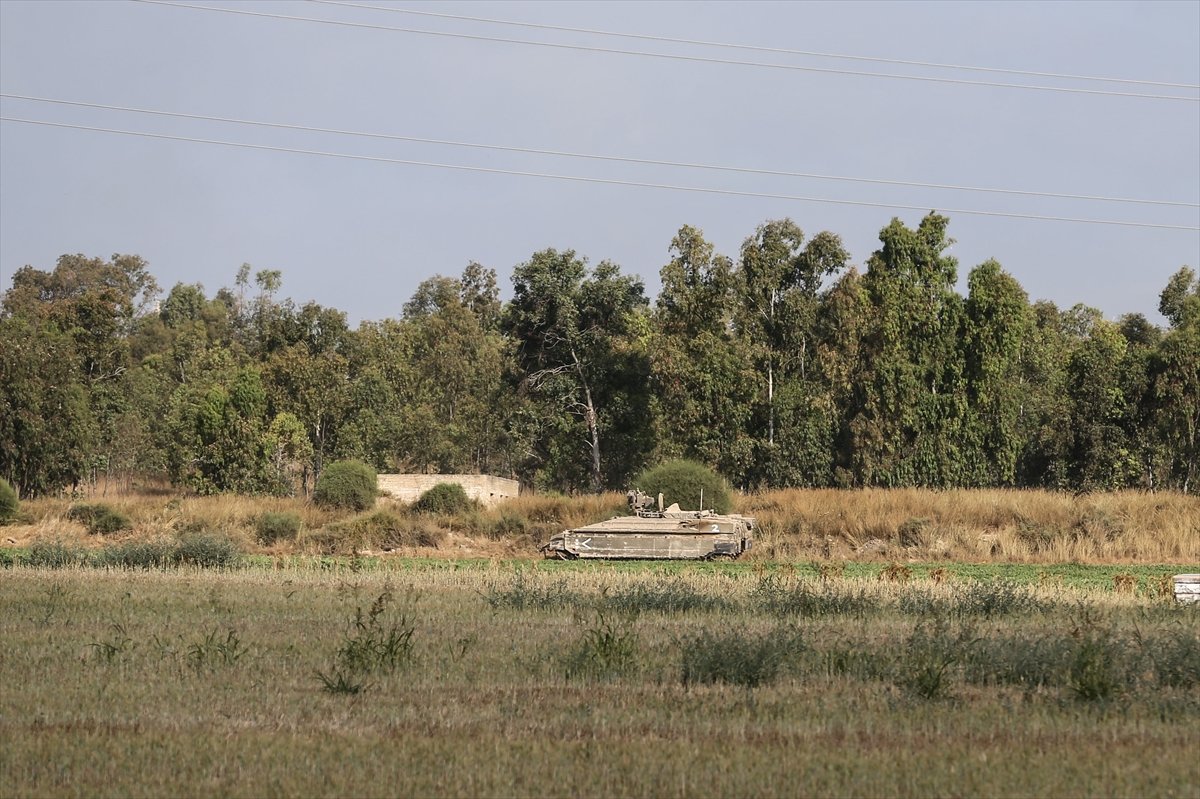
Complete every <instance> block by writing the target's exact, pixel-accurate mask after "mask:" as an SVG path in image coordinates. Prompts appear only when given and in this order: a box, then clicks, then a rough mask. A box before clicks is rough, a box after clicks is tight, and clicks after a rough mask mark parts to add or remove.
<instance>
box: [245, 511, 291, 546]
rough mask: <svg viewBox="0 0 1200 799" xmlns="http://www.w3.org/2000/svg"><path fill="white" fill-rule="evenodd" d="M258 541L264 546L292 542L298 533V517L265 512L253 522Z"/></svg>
mask: <svg viewBox="0 0 1200 799" xmlns="http://www.w3.org/2000/svg"><path fill="white" fill-rule="evenodd" d="M254 532H255V533H256V534H257V535H258V540H259V541H260V542H261V543H263V544H264V545H266V546H270V545H271V544H274V543H275V542H276V541H281V540H287V541H292V540H294V539H295V538H296V535H297V534H298V533H299V532H300V517H299V516H297V515H296V514H294V513H274V512H267V513H264V514H263V515H261V516H259V517H258V519H257V520H256V521H255V522H254Z"/></svg>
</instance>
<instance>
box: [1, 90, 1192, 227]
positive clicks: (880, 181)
mask: <svg viewBox="0 0 1200 799" xmlns="http://www.w3.org/2000/svg"><path fill="white" fill-rule="evenodd" d="M0 97H2V98H8V99H12V100H28V101H31V102H38V103H50V104H54V105H67V106H76V107H81V108H97V109H102V110H105V111H121V112H127V113H134V114H149V115H152V116H161V117H172V118H178V119H196V120H203V121H206V122H221V123H230V124H236V125H251V126H255V127H264V128H278V129H282V130H298V131H305V132H308V133H331V134H335V135H339V136H360V137H363V138H371V139H383V140H387V141H402V142H414V143H420V144H436V145H447V146H451V147H467V148H473V149H480V150H497V151H501V152H512V153H525V154H530V155H549V156H557V157H565V158H583V159H589V160H594V161H608V162H615V163H625V164H642V165H649V166H666V167H680V168H686V169H707V170H712V171H718V172H736V173H740V174H749V175H772V176H777V177H791V178H810V179H816V180H836V181H845V182H850V183H869V184H875V185H884V186H906V187H910V188H921V189H943V190H951V191H974V192H985V193H992V194H1009V195H1016V196H1022V197H1049V198H1055V199H1066V200H1089V201H1097V202H1114V203H1131V204H1141V205H1165V206H1175V207H1182V208H1200V203H1188V202H1178V201H1175V200H1146V199H1137V198H1130V197H1105V196H1101V195H1090V194H1065V193H1060V192H1042V191H1023V190H1019V189H997V188H986V187H981V186H956V185H952V184H946V183H920V182H917V181H908V180H888V179H884V178H860V177H848V176H844V175H820V174H816V173H812V172H788V171H783V170H775V169H757V168H753V167H737V166H722V165H719V164H700V163H688V162H684V161H663V160H658V159H653V158H632V157H627V156H617V155H599V154H595V153H577V152H570V151H565V150H547V149H539V148H534V147H515V146H507V145H500V144H483V143H479V142H463V141H453V140H449V139H431V138H424V137H419V136H401V135H396V134H390V133H373V132H367V131H355V130H340V129H337V128H321V127H312V126H308V125H292V124H287V123H283V122H263V121H258V120H250V119H236V118H232V117H217V116H207V115H204V114H187V113H183V112H177V111H160V110H155V109H149V108H132V107H128V106H119V105H105V104H102V103H87V102H82V101H77V100H60V99H55V98H50V97H33V96H30V95H24V94H7V93H0Z"/></svg>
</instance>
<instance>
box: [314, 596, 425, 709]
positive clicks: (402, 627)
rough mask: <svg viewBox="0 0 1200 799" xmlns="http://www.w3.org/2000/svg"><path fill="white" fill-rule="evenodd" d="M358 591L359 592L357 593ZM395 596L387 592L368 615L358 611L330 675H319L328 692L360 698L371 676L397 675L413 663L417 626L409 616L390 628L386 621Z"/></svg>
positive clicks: (338, 651) (335, 657)
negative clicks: (400, 669)
mask: <svg viewBox="0 0 1200 799" xmlns="http://www.w3.org/2000/svg"><path fill="white" fill-rule="evenodd" d="M355 590H356V589H355ZM392 598H393V597H392V592H391V590H390V589H384V591H383V592H382V593H380V594H379V596H377V597H376V598H375V601H374V602H372V603H371V607H370V608H369V609H368V610H367V611H365V612H364V611H363V609H362V606H359V607H357V608H355V609H354V621H353V623H352V628H351V632H350V634H349V635H347V636H346V638H345V640H343V641H342V645H341V646H340V647H338V650H337V653H336V655H335V656H334V665H333V668H332V669H330V671H329V673H328V674H326V673H325V672H321V671H318V672H317V677H318V678H319V679H320V680H321V683H322V685H323V687H324V690H325V691H327V692H329V693H334V694H357V693H359V692H361V691H363V690H365V688H366V683H365V681H363V680H362V679H361V678H362V677H364V676H365V675H367V674H373V673H378V672H393V671H395V670H396V669H398V668H401V667H402V666H407V665H408V664H409V663H411V662H412V660H413V654H414V651H413V633H414V632H415V630H416V625H415V624H414V623H413V622H412V621H411V620H410V619H409V617H408V616H407V615H403V614H402V615H401V616H400V619H399V620H398V621H396V622H394V623H391V624H388V623H387V621H386V620H385V618H384V617H385V615H386V613H387V608H388V605H390V604H391V603H392Z"/></svg>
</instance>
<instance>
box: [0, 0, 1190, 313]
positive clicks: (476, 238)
mask: <svg viewBox="0 0 1200 799" xmlns="http://www.w3.org/2000/svg"><path fill="white" fill-rule="evenodd" d="M190 2H191V3H192V4H194V5H204V6H209V7H212V8H224V9H233V10H239V11H249V12H254V13H255V14H271V15H277V16H272V17H268V16H250V15H247V14H230V13H220V12H214V11H205V10H198V9H194V8H182V7H168V6H166V5H162V4H154V3H145V2H130V1H129V0H118V1H114V2H105V1H104V0H88V1H87V2H72V1H71V0H57V1H55V2H25V1H24V0H0V93H3V94H6V95H22V96H25V97H36V98H41V99H42V100H68V101H74V102H83V103H91V104H97V105H108V106H120V107H126V108H141V109H149V110H157V111H168V112H173V113H181V114H190V115H193V116H201V117H221V118H224V119H236V120H243V121H258V122H270V123H276V124H282V125H290V126H293V128H292V129H280V128H271V127H261V126H247V125H244V124H236V123H232V122H215V121H210V120H203V119H182V118H173V117H163V116H153V115H146V114H134V113H129V112H120V111H114V110H105V109H96V108H86V107H79V106H66V105H59V104H51V103H46V102H38V101H34V100H29V99H17V98H15V97H4V98H0V116H4V117H11V118H20V119H26V120H36V121H42V122H56V123H60V124H70V125H78V126H84V127H88V128H109V129H118V130H124V131H140V132H145V133H154V134H159V135H169V136H176V137H184V138H193V139H197V138H198V139H210V140H220V141H225V142H235V143H240V144H253V145H259V146H260V147H274V148H286V149H292V150H308V151H320V152H326V153H337V154H340V155H357V156H365V158H360V159H349V158H340V157H330V156H318V155H311V154H301V153H295V152H280V151H276V150H263V149H250V148H246V147H231V146H225V145H217V144H209V143H196V142H188V141H177V140H164V139H155V138H145V137H136V136H129V135H122V134H116V133H110V132H101V131H96V130H80V129H70V128H55V127H48V126H43V125H32V124H28V123H24V122H14V121H4V122H0V286H3V287H4V288H7V287H8V286H9V285H10V284H11V279H12V275H13V272H14V271H15V270H17V269H19V268H20V267H22V266H24V265H26V264H29V265H32V266H34V267H37V268H39V269H46V270H49V269H52V268H53V266H54V263H55V260H56V259H57V258H58V256H60V255H62V254H64V253H83V254H85V255H89V256H101V257H108V256H111V255H113V254H114V253H135V254H138V255H141V256H142V257H143V258H145V259H146V260H147V261H148V262H149V264H150V269H151V271H152V273H153V274H154V275H155V276H156V277H157V279H158V281H159V283H160V284H161V285H162V287H163V289H164V290H169V288H170V287H171V286H172V285H174V284H175V283H177V282H187V283H192V282H200V283H202V284H203V285H204V286H205V288H206V290H207V291H208V292H209V294H210V295H211V294H213V293H215V291H216V290H217V289H218V288H220V287H222V286H232V285H233V282H234V277H235V275H236V273H237V270H238V268H239V266H240V265H241V264H242V263H249V264H250V265H251V267H252V268H253V269H254V270H259V269H278V270H281V271H282V273H283V288H282V291H281V296H284V297H291V298H293V299H294V300H296V302H297V303H303V302H306V301H309V300H314V301H316V302H318V303H320V304H322V305H325V306H331V307H334V308H338V309H340V310H343V311H346V312H347V314H348V316H349V318H350V320H351V323H352V324H357V323H358V322H360V321H363V320H378V319H383V318H386V317H398V316H399V315H400V314H401V309H402V307H403V305H404V303H405V302H406V301H407V300H408V298H409V297H410V296H411V294H412V292H413V291H414V289H415V288H416V287H417V285H418V284H419V283H420V282H421V281H422V280H424V279H426V278H429V277H431V276H433V275H437V274H443V275H451V276H457V275H458V274H460V273H461V272H462V270H463V268H464V267H465V266H466V265H467V264H468V263H469V262H471V261H478V262H479V263H482V264H483V265H484V266H487V267H491V268H493V269H495V270H496V271H497V273H498V274H499V277H500V283H501V287H502V293H503V294H504V296H509V295H510V294H511V290H510V275H511V271H512V268H513V266H515V265H517V264H519V263H521V262H523V261H526V260H528V259H529V257H530V256H531V255H532V254H533V253H534V252H537V251H539V250H543V249H546V248H548V247H553V248H556V249H559V250H564V249H572V250H575V251H576V252H577V253H579V254H581V255H583V256H586V257H587V258H588V259H589V262H590V263H593V264H595V263H598V262H600V261H602V260H611V261H614V262H616V263H617V264H619V265H620V266H621V268H622V270H623V271H624V272H627V273H634V274H637V275H639V276H640V277H642V278H643V280H644V281H645V283H646V287H647V292H648V294H649V295H650V296H651V297H653V296H655V295H656V293H657V291H658V287H659V279H658V275H659V270H660V269H661V268H662V266H663V265H664V264H665V263H666V262H667V261H668V259H669V257H670V255H669V252H668V248H669V245H670V242H671V239H672V237H673V236H674V235H675V232H676V231H677V230H678V229H679V228H680V227H681V226H682V225H685V224H686V225H692V226H694V227H697V228H700V229H701V230H703V231H704V233H705V236H706V237H707V238H708V239H709V240H710V241H712V242H713V243H714V244H715V245H716V247H717V250H718V251H719V252H721V253H724V254H727V255H729V256H731V257H736V255H737V252H738V250H739V248H740V247H741V244H742V242H743V241H744V240H745V239H746V238H747V237H749V236H751V235H753V233H754V230H755V228H756V227H757V226H758V225H760V224H762V223H763V222H766V221H768V220H772V219H781V218H784V217H790V218H791V219H793V220H794V221H795V222H796V223H797V224H798V225H799V226H800V227H801V228H802V229H803V230H804V231H805V232H806V233H807V234H808V235H809V236H811V235H813V234H815V233H817V232H819V231H822V230H830V231H833V232H834V233H837V234H838V235H840V236H841V237H842V239H843V241H844V243H845V244H846V246H847V249H848V250H849V251H850V253H851V257H852V262H853V263H854V264H855V265H858V266H859V267H860V269H861V268H862V266H863V265H864V264H865V263H866V261H867V259H868V258H869V257H870V255H871V253H872V251H874V250H875V249H876V248H877V247H878V234H879V231H880V230H881V229H882V228H883V227H884V226H886V225H887V224H888V223H889V221H890V220H891V219H892V218H893V217H899V218H900V219H902V220H903V221H904V222H905V223H907V224H909V225H913V226H915V225H916V224H917V223H918V222H919V221H920V219H921V217H922V216H923V215H924V214H925V213H927V212H928V211H929V210H934V209H936V210H939V211H942V212H944V213H946V214H947V215H948V216H949V217H950V219H951V223H950V235H951V236H952V237H953V238H954V239H955V242H956V243H955V244H954V246H953V248H952V249H951V254H953V255H954V256H956V257H957V258H958V260H959V278H960V289H961V290H962V291H963V292H965V291H966V278H967V275H968V274H969V272H970V270H971V268H973V267H974V266H976V265H978V264H979V263H981V262H983V261H985V260H987V259H989V258H995V259H997V260H998V261H999V262H1000V263H1001V265H1002V266H1003V267H1004V268H1005V269H1006V270H1007V271H1008V272H1009V273H1011V274H1012V275H1013V276H1015V277H1016V278H1017V280H1019V281H1020V283H1021V284H1022V285H1023V286H1024V288H1025V289H1026V291H1027V292H1028V293H1029V295H1030V298H1031V300H1038V299H1046V300H1051V301H1053V302H1055V303H1057V304H1058V305H1059V306H1060V307H1064V308H1066V307H1070V306H1072V305H1075V304H1076V303H1084V304H1087V305H1091V306H1094V307H1097V308H1099V309H1100V310H1101V311H1102V312H1103V313H1104V314H1105V316H1107V317H1108V318H1111V319H1115V318H1117V317H1119V316H1120V315H1121V314H1124V313H1129V312H1138V313H1143V314H1146V315H1147V316H1148V317H1150V318H1151V320H1153V321H1155V322H1156V323H1160V324H1161V323H1163V320H1162V317H1161V316H1159V315H1158V313H1157V305H1158V295H1159V292H1161V290H1162V288H1163V287H1164V286H1165V285H1166V283H1167V280H1168V279H1169V278H1170V276H1171V275H1172V274H1173V273H1175V272H1176V271H1177V270H1178V269H1179V268H1180V267H1181V266H1183V265H1190V266H1192V267H1193V268H1197V267H1200V232H1198V231H1197V230H1196V228H1197V227H1200V209H1198V207H1197V205H1198V204H1200V102H1197V98H1198V97H1200V91H1198V90H1197V89H1196V88H1194V87H1195V86H1196V85H1197V84H1200V3H1198V2H1167V3H1153V2H1137V3H1083V2H1072V3H1066V2H1063V3H1018V2H1001V3H984V2H969V3H950V2H937V3H904V2H885V3H852V2H837V3H751V2H737V3H723V2H712V3H685V2H672V3H654V2H638V3H620V2H602V3H589V2H570V3H550V2H545V3H527V2H489V3H465V2H464V3H460V2H446V3H436V4H435V3H421V2H415V0H414V1H413V2H407V1H406V2H399V3H392V4H389V3H387V2H386V0H360V5H370V6H375V7H377V8H363V7H350V6H347V5H336V4H328V3H317V2H306V1H303V0H288V1H286V2H285V1H278V2H276V1H274V0H261V1H260V2H255V3H240V4H238V3H230V2H222V0H190ZM397 9H406V10H409V11H414V10H416V11H427V12H429V11H432V12H436V13H438V14H443V15H457V16H470V17H486V18H489V19H492V20H505V21H510V22H525V23H534V24H536V25H540V26H559V27H570V28H584V29H589V30H592V31H609V32H620V33H636V34H641V35H644V36H656V37H662V38H667V39H688V40H699V41H706V42H716V43H723V44H740V45H751V46H755V47H760V48H775V49H782V50H793V51H796V50H799V51H809V52H818V53H826V54H839V55H854V56H860V57H870V58H877V59H892V60H895V61H920V62H929V63H939V64H953V65H958V66H978V67H989V68H992V69H1005V70H1020V71H1024V72H1040V73H1051V74H1052V76H1042V77H1038V76H1032V75H1027V74H1010V73H1003V72H983V71H973V70H963V69H944V68H935V67H929V66H920V65H902V64H897V63H891V62H878V61H863V60H848V59H838V58H832V57H822V56H811V55H799V54H796V53H782V52H764V51H762V50H748V49H732V48H728V47H717V46H713V45H711V44H710V45H699V44H683V43H679V42H671V41H659V40H646V39H631V38H619V37H614V36H603V35H599V34H597V33H581V32H573V31H563V30H553V29H550V28H546V27H534V28H530V27H517V26H512V25H502V24H498V23H497V22H483V21H472V20H464V19H453V18H445V17H431V16H421V15H414V14H408V13H400V12H399V11H398V10H397ZM281 17H305V18H310V19H316V18H319V19H325V20H340V21H344V22H352V23H356V26H350V25H331V24H323V23H317V22H311V21H305V20H301V19H284V18H281ZM395 28H405V29H409V30H407V31H401V30H394V29H395ZM414 30H421V31H441V32H446V33H453V34H460V36H434V35H430V34H428V33H424V34H423V33H416V32H412V31H414ZM461 34H465V35H468V36H473V37H482V38H463V37H462V36H461ZM496 39H519V40H525V41H541V42H548V43H554V44H559V45H570V47H539V46H534V45H529V44H521V43H516V42H512V41H496ZM587 48H591V49H587ZM603 49H607V50H626V51H638V52H654V53H661V54H672V55H677V56H687V57H688V58H686V59H682V58H675V59H668V58H655V57H649V56H645V55H631V54H626V53H613V52H600V50H603ZM729 61H740V62H755V63H757V64H776V65H788V66H791V67H803V68H804V69H797V68H788V69H785V68H777V67H767V66H755V65H747V64H744V63H743V64H733V63H722V62H729ZM817 70H826V71H817ZM846 72H857V73H876V74H874V75H863V74H844V73H846ZM879 75H884V77H881V76H879ZM886 75H908V76H923V77H938V78H943V79H949V80H951V81H956V82H941V81H938V82H935V81H918V80H909V79H898V78H895V77H886ZM1058 75H1075V76H1091V77H1097V76H1098V77H1105V78H1120V79H1124V80H1126V81H1134V82H1132V83H1131V82H1096V81H1085V80H1077V79H1067V78H1062V77H1054V76H1058ZM963 81H974V82H975V83H964V82H963ZM980 82H990V83H1009V84H1013V83H1016V84H1023V85H1035V86H1055V87H1063V88H1072V89H1087V90H1089V92H1078V91H1076V92H1062V91H1046V90H1034V89H1023V88H1011V87H1006V86H988V85H978V83H980ZM1156 83H1175V84H1184V85H1183V86H1182V87H1167V86H1161V85H1155V84H1156ZM1127 94H1141V95H1147V94H1149V95H1170V96H1176V97H1183V98H1186V99H1184V100H1170V99H1156V98H1147V97H1133V96H1125V95H1127ZM302 127H308V128H325V129H336V130H341V131H353V132H358V133H375V134H386V135H388V136H392V137H396V136H399V137H415V138H422V139H432V140H438V141H442V142H448V141H454V142H470V143H476V144H487V145H494V146H502V147H512V148H526V149H536V150H552V151H559V152H562V151H566V152H571V153H578V154H590V155H605V156H616V157H622V158H632V159H641V160H645V161H651V162H656V163H651V164H635V163H626V162H617V161H604V160H597V159H582V158H574V157H565V156H561V155H546V154H533V153H517V152H506V151H498V150H494V149H480V148H464V147H459V146H451V145H449V144H432V143H417V142H405V141H397V140H395V139H387V138H379V137H363V136H350V135H344V134H334V133H327V132H315V131H304V130H298V129H296V128H302ZM369 159H382V160H369ZM389 159H390V160H389ZM395 161H420V162H428V163H438V164H445V165H455V166H462V167H476V168H482V169H484V170H501V171H508V172H512V171H516V172H526V173H538V174H543V175H544V174H554V175H565V176H574V177H579V178H591V179H594V180H600V181H616V182H623V183H642V184H659V185H667V186H688V187H693V188H703V189H710V190H720V191H724V192H740V193H741V194H730V193H716V192H689V191H683V190H679V189H668V188H652V187H645V186H631V185H620V184H619V183H614V182H610V183H603V182H583V181H566V180H559V179H551V178H547V177H534V176H529V175H512V174H503V173H502V172H495V171H491V172H489V171H464V170H455V169H447V168H440V167H432V166H422V165H414V164H400V163H395ZM668 161H669V162H676V163H687V164H705V165H710V166H724V167H739V168H744V169H756V170H764V171H768V172H776V173H778V172H792V173H806V174H818V175H826V176H838V177H852V178H860V179H869V180H876V181H878V180H884V181H896V182H900V183H923V184H943V185H952V186H969V187H977V188H978V187H982V188H993V189H1007V190H1013V191H1016V192H1025V193H1024V194H1020V193H1018V194H1000V193H984V192H976V191H961V190H948V189H934V188H924V187H916V186H904V185H885V184H878V183H867V182H855V181H845V180H829V179H815V178H802V177H795V176H786V175H779V174H761V173H757V174H754V173H744V172H733V171H727V170H724V171H719V170H711V169H697V168H685V167H681V166H671V165H667V164H663V163H662V162H668ZM1044 193H1054V194H1073V195H1089V196H1100V197H1110V198H1124V199H1139V200H1157V201H1166V202H1173V203H1181V204H1182V205H1162V204H1148V203H1128V202H1107V201H1105V202H1101V201H1090V200H1080V199H1066V198H1061V197H1058V198H1051V197H1044V196H1036V195H1037V194H1044ZM747 195H751V196H747ZM754 195H759V196H754ZM761 195H775V196H772V197H769V196H761ZM801 198H807V199H801ZM834 201H840V202H834ZM859 203H873V204H877V205H883V206H893V207H873V206H871V205H861V204H859ZM894 206H911V207H910V208H901V207H894ZM965 210H977V211H988V212H993V213H1009V214H1021V215H1032V216H1041V217H1069V218H1074V219H1093V220H1107V221H1108V222H1113V221H1124V222H1140V223H1148V224H1155V225H1167V226H1176V227H1182V228H1185V229H1169V228H1153V227H1130V226H1122V225H1116V224H1095V223H1085V222H1077V221H1052V220H1047V219H1026V218H1009V217H1003V216H987V215H975V214H967V213H963V212H962V211H965ZM1187 228H1190V229H1187Z"/></svg>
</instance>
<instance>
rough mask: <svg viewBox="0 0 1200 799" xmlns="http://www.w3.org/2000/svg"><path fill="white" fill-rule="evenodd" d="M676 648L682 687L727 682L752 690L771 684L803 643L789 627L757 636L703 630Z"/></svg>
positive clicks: (800, 648)
mask: <svg viewBox="0 0 1200 799" xmlns="http://www.w3.org/2000/svg"><path fill="white" fill-rule="evenodd" d="M680 648H681V655H682V657H681V662H680V680H681V681H682V682H683V684H684V685H685V686H687V685H691V684H693V683H728V684H730V685H740V686H743V687H746V688H755V687H757V686H759V685H766V684H768V683H772V682H774V681H775V680H776V678H777V677H778V676H779V673H780V671H781V670H782V669H783V668H784V666H785V665H786V664H787V663H788V661H789V660H790V659H792V658H793V657H795V656H796V655H798V654H799V653H800V652H802V651H803V649H804V644H803V641H802V639H801V637H800V634H799V632H797V631H796V630H794V629H790V628H787V629H778V630H774V631H771V632H769V633H766V634H764V635H757V636H756V635H749V634H746V633H742V632H740V631H729V632H712V631H709V630H705V631H704V632H702V633H700V634H699V635H696V636H692V637H690V638H685V639H684V640H683V641H682V642H681V643H680Z"/></svg>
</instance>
